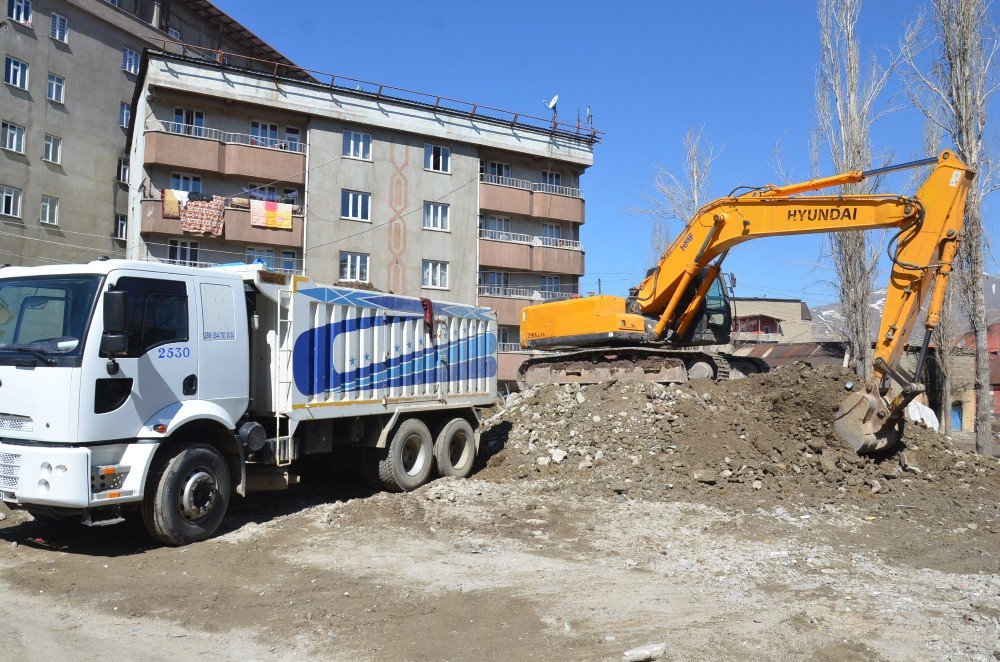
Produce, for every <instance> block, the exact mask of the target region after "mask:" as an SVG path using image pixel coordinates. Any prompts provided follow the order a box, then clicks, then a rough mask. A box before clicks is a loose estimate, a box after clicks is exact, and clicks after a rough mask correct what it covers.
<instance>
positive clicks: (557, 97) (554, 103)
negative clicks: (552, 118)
mask: <svg viewBox="0 0 1000 662" xmlns="http://www.w3.org/2000/svg"><path fill="white" fill-rule="evenodd" d="M557 103H559V95H558V94H557V95H555V96H554V97H552V101H550V102H549V103H548V106H549V110H552V109H553V108H555V107H556V104H557Z"/></svg>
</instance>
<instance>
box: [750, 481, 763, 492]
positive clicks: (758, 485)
mask: <svg viewBox="0 0 1000 662" xmlns="http://www.w3.org/2000/svg"><path fill="white" fill-rule="evenodd" d="M750 487H752V488H753V489H755V490H759V489H760V488H762V487H764V483H762V482H760V481H759V480H755V481H754V482H753V483H751V484H750Z"/></svg>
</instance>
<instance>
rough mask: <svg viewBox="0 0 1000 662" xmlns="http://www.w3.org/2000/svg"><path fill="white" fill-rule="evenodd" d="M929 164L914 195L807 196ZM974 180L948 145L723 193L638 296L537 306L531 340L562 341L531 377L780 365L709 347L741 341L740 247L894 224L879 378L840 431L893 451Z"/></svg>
mask: <svg viewBox="0 0 1000 662" xmlns="http://www.w3.org/2000/svg"><path fill="white" fill-rule="evenodd" d="M925 166H930V167H931V172H930V174H929V176H928V177H927V179H926V180H925V181H924V183H923V185H922V186H921V187H920V188H919V190H918V191H917V193H916V195H914V196H913V197H904V196H900V195H890V194H876V195H803V194H805V193H811V192H815V191H819V190H822V189H824V188H829V187H831V186H839V185H843V184H848V183H856V182H860V181H862V180H864V179H866V178H868V177H872V176H876V175H880V174H883V173H885V172H889V171H893V170H901V169H905V168H916V167H925ZM973 176H974V173H973V172H972V171H971V170H969V168H968V167H967V166H966V165H965V164H964V163H962V162H961V160H959V159H958V158H957V157H956V156H955V155H954V153H953V152H951V151H944V152H942V153H941V154H940V155H939V156H938V157H936V158H929V159H923V160H920V161H914V162H911V163H904V164H900V165H897V166H890V167H888V168H880V169H878V170H870V171H852V172H847V173H842V174H840V175H834V176H832V177H824V178H821V179H815V180H810V181H807V182H801V183H797V184H789V185H786V186H766V187H762V188H759V189H754V190H752V191H750V192H748V193H745V194H742V195H738V196H730V197H725V198H720V199H718V200H715V201H713V202H711V203H709V204H707V205H705V206H704V207H702V208H701V209H700V210H698V212H697V213H696V214H695V216H694V218H692V219H691V220H690V221H689V222H688V223H687V225H686V226H685V227H684V229H683V230H682V231H681V232H680V233H679V234H678V235H677V237H676V238H675V239H674V241H673V243H672V244H671V245H670V247H669V248H667V250H666V251H664V253H663V256H662V257H661V258H660V261H659V263H658V264H657V265H656V267H655V268H654V269H652V270H651V271H650V273H649V275H648V276H647V277H646V278H645V279H644V280H643V281H642V283H640V284H639V285H638V286H637V287H636V288H634V289H632V290H631V292H630V295H629V296H628V297H613V296H596V297H585V298H579V299H570V300H566V301H558V302H549V303H543V304H538V305H534V306H528V307H526V308H524V309H523V310H522V312H521V344H522V346H523V347H525V348H527V349H540V350H556V351H555V352H553V353H550V354H541V355H537V356H534V357H532V358H530V359H528V360H527V361H525V362H524V364H523V365H522V366H521V380H522V382H523V383H525V384H538V383H543V382H546V381H556V382H566V381H576V382H585V383H587V382H593V381H601V380H602V379H641V380H645V381H663V382H670V381H684V380H685V379H687V378H692V377H699V376H704V377H714V378H716V379H722V378H727V377H729V376H742V375H745V374H747V373H751V372H758V371H760V370H763V369H766V368H765V366H764V365H763V363H761V362H760V361H755V360H754V359H749V358H747V357H736V356H732V355H726V354H722V353H719V352H715V351H712V350H711V349H708V348H710V347H717V346H720V345H726V344H728V343H729V341H730V335H731V329H732V316H731V311H730V304H729V301H728V299H727V297H726V292H725V288H724V287H723V286H722V282H721V279H720V271H721V268H722V262H723V260H724V259H725V257H726V255H727V254H728V252H729V250H730V249H731V248H732V247H733V246H736V245H737V244H740V243H743V242H745V241H749V240H752V239H759V238H763V237H774V236H782V235H794V234H817V233H829V232H857V231H864V230H873V229H880V228H885V229H892V230H895V233H894V235H893V237H892V239H891V241H890V244H889V257H890V258H891V260H892V268H891V272H890V274H889V285H888V288H887V294H886V302H885V307H884V312H883V315H882V321H881V324H880V326H879V331H878V335H877V336H876V339H875V351H874V357H873V359H874V360H873V366H872V370H871V374H869V375H867V377H866V380H865V382H864V384H863V386H862V387H861V388H860V389H858V390H857V391H853V392H851V393H849V394H848V395H847V397H846V399H845V400H844V402H843V404H842V406H841V407H840V410H839V411H838V412H837V415H836V418H835V421H834V429H835V431H836V432H837V434H838V435H839V436H840V437H841V438H842V439H843V440H844V441H845V442H846V443H847V444H849V445H850V446H851V447H852V448H853V449H854V450H856V451H857V452H859V453H867V452H874V451H878V450H882V449H884V448H888V447H891V446H892V445H894V444H895V443H896V442H897V441H898V439H899V436H900V431H901V426H902V419H903V413H904V410H905V408H906V406H907V405H908V404H909V403H910V402H911V401H912V400H913V399H914V398H916V397H917V396H918V395H919V394H920V393H922V392H923V391H924V387H923V385H922V384H920V383H919V382H918V379H919V378H920V372H921V370H920V368H921V367H922V365H923V361H924V359H925V357H926V352H927V345H928V342H929V340H930V335H931V331H932V330H933V329H934V328H935V327H936V326H937V324H938V320H939V318H940V311H941V305H942V302H943V299H944V292H945V289H946V288H947V285H948V278H949V276H950V274H951V270H952V262H953V261H954V259H955V253H956V251H957V249H958V244H959V241H960V240H961V235H962V225H963V220H964V215H965V200H966V196H967V194H968V189H969V186H970V183H971V181H972V178H973ZM928 302H929V304H928V307H927V311H926V316H925V321H924V326H925V332H924V341H923V347H922V349H921V353H920V360H919V361H918V368H917V370H916V372H915V374H914V375H908V374H906V372H905V371H903V370H902V369H901V368H900V367H899V359H900V356H901V354H902V352H903V349H904V348H905V346H906V343H907V341H908V339H909V337H910V332H911V331H912V329H913V326H914V324H915V323H916V320H917V316H918V314H919V312H920V310H921V307H922V306H923V305H924V304H925V303H928ZM890 396H891V397H890Z"/></svg>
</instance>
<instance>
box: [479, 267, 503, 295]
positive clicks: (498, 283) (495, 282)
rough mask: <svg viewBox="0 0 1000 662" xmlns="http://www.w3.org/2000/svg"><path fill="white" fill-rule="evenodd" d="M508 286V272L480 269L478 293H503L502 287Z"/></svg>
mask: <svg viewBox="0 0 1000 662" xmlns="http://www.w3.org/2000/svg"><path fill="white" fill-rule="evenodd" d="M507 287H510V274H509V273H507V272H504V271H480V272H479V293H480V294H487V295H489V294H493V295H497V296H502V295H503V290H504V288H507Z"/></svg>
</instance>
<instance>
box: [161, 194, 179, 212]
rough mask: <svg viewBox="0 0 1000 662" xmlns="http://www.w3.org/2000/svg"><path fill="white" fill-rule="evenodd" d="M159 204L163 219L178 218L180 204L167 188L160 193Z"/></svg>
mask: <svg viewBox="0 0 1000 662" xmlns="http://www.w3.org/2000/svg"><path fill="white" fill-rule="evenodd" d="M160 203H161V204H162V205H163V218H180V217H181V207H180V202H179V201H178V200H177V196H176V195H174V192H173V191H172V190H170V189H168V188H165V189H162V190H161V191H160Z"/></svg>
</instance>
